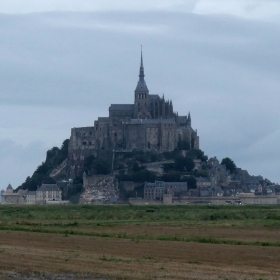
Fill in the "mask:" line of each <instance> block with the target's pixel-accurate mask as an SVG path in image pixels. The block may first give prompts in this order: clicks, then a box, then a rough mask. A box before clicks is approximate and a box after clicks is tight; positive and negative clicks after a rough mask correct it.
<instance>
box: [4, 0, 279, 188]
mask: <svg viewBox="0 0 280 280" xmlns="http://www.w3.org/2000/svg"><path fill="white" fill-rule="evenodd" d="M90 2H92V1H90ZM179 2H180V1H178V5H179V4H180V3H179ZM214 2H215V1H212V3H214ZM237 2H238V1H237ZM271 2H272V1H271ZM3 3H4V2H2V1H1V4H0V8H1V5H2V4H3ZM73 3H74V2H73ZM166 3H167V2H166ZM182 3H183V2H182ZM199 3H200V4H201V3H203V1H199V2H198V3H196V9H198V8H199V10H197V11H196V12H197V13H198V12H199V13H200V14H192V13H181V12H176V11H175V9H173V10H172V11H162V10H161V11H159V10H157V11H149V12H147V11H145V12H141V13H139V12H132V11H129V12H128V11H123V12H114V11H113V12H108V11H102V12H100V11H98V12H87V13H77V12H71V13H70V12H59V13H58V12H54V13H40V14H26V15H4V14H2V15H0V36H1V43H0V62H1V63H0V77H1V83H0V104H1V105H0V110H1V117H2V118H1V119H0V141H1V147H0V167H1V170H2V172H1V181H0V183H1V185H2V188H3V187H5V186H6V185H7V184H8V183H9V181H11V183H12V184H13V186H15V187H16V186H17V185H18V184H20V183H21V182H22V181H23V180H24V179H25V178H26V177H27V176H28V175H30V173H31V172H32V171H34V168H35V167H36V166H38V165H39V164H40V163H41V162H42V161H43V160H44V157H45V152H46V148H51V147H52V146H53V145H56V146H60V145H61V143H62V141H63V140H64V139H65V138H67V137H69V135H70V129H71V127H75V126H76V127H78V126H89V125H92V124H93V122H94V120H95V119H96V118H97V117H98V116H107V115H108V107H109V105H110V103H132V102H133V91H134V89H135V86H136V83H137V79H138V77H137V75H138V67H139V59H140V57H139V56H140V55H139V53H140V44H142V45H143V46H144V49H143V51H144V65H145V74H146V82H147V84H148V87H149V90H150V93H152V94H163V93H164V94H165V97H166V98H168V99H172V100H173V104H174V108H175V110H178V111H179V114H187V113H188V112H189V111H191V114H192V120H193V127H194V128H197V129H198V134H199V135H200V139H201V148H202V149H203V150H205V152H206V154H208V155H209V156H213V155H216V156H218V157H219V158H220V159H222V158H223V157H226V156H229V157H231V158H232V159H233V160H234V161H235V162H236V164H237V165H238V166H240V167H243V168H246V169H248V170H249V172H250V173H252V174H256V175H258V174H262V175H264V176H265V177H269V178H270V179H272V180H274V181H280V180H279V179H280V178H279V169H278V166H279V163H280V152H279V149H277V145H278V143H277V140H278V138H279V136H280V125H279V124H280V122H279V121H280V112H279V108H278V107H279V106H278V104H279V88H280V81H279V78H278V77H279V66H280V65H279V61H280V53H279V48H278V46H279V42H278V41H279V39H278V38H280V28H279V25H278V24H277V23H275V22H264V21H257V20H247V19H245V18H238V17H231V16H225V15H221V14H220V15H216V14H211V13H210V8H208V14H204V12H203V9H202V8H201V6H199V5H200V4H199ZM260 3H261V2H260ZM272 3H273V2H272ZM183 4H184V3H183ZM193 4H195V3H193ZM2 7H3V6H2ZM192 9H193V8H192ZM11 143H12V144H11ZM34 143H37V144H34ZM38 143H39V144H38ZM33 145H35V149H34V153H33V154H32V152H31V150H30V149H31V148H30V147H32V146H33ZM26 150H27V151H28V152H24V151H26ZM14 151H18V152H17V153H14ZM17 155H18V156H17ZM29 159H30V160H29ZM24 162H26V164H25V163H24ZM27 162H30V164H29V163H27ZM20 166H28V169H25V168H24V167H23V168H22V169H21V171H20V172H17V175H14V176H12V178H10V177H11V175H10V170H13V168H14V167H16V169H17V170H19V167H20ZM29 170H30V171H29ZM23 173H24V174H23ZM26 173H27V174H26ZM11 179H12V180H13V181H12V180H11Z"/></svg>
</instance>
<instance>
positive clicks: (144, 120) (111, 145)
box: [68, 52, 199, 177]
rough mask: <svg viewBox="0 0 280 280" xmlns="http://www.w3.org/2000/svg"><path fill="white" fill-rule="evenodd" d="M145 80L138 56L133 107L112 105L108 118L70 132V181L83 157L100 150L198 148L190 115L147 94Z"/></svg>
mask: <svg viewBox="0 0 280 280" xmlns="http://www.w3.org/2000/svg"><path fill="white" fill-rule="evenodd" d="M144 76H145V75H144V66H143V58H142V52H141V62H140V73H139V81H138V83H137V86H136V89H135V91H134V103H133V104H111V106H110V107H109V116H108V117H99V118H98V119H97V120H96V121H95V122H94V126H90V127H79V128H72V130H71V137H70V143H69V153H68V171H69V175H70V177H74V176H76V175H77V173H79V172H80V171H81V169H82V168H81V167H82V162H83V160H84V159H85V158H86V157H88V156H90V155H95V156H97V155H98V154H99V152H100V151H102V150H107V151H112V150H115V151H131V150H133V149H136V150H144V151H147V150H152V151H156V152H164V151H173V150H174V149H175V148H176V147H177V145H178V141H187V142H188V143H189V145H190V147H191V148H196V149H198V148H199V137H198V135H197V131H195V130H194V129H193V128H192V127H191V116H190V113H189V114H188V115H187V116H179V115H178V113H176V112H175V111H174V110H173V104H172V101H171V100H170V101H169V100H166V99H165V97H164V95H163V96H162V97H160V96H159V95H157V94H150V92H149V89H148V87H147V84H146V82H145V79H144Z"/></svg>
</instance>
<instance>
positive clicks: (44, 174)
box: [18, 139, 69, 191]
mask: <svg viewBox="0 0 280 280" xmlns="http://www.w3.org/2000/svg"><path fill="white" fill-rule="evenodd" d="M68 144H69V139H66V140H64V141H63V143H62V145H61V148H58V147H53V148H52V149H50V150H48V151H47V155H46V160H45V161H44V162H42V164H40V165H39V166H38V167H37V169H36V170H35V171H34V173H33V174H32V176H31V177H30V176H28V177H27V178H26V180H25V182H24V183H23V184H21V185H20V186H19V187H18V189H23V190H25V189H28V190H29V191H36V190H37V186H40V185H41V184H42V183H45V184H53V183H55V180H54V179H53V178H51V177H50V176H49V175H50V173H51V172H52V171H53V170H54V169H55V168H56V167H58V166H59V165H60V164H61V163H62V162H63V161H64V160H65V159H67V156H68Z"/></svg>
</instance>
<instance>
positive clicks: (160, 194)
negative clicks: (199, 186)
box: [144, 181, 188, 200]
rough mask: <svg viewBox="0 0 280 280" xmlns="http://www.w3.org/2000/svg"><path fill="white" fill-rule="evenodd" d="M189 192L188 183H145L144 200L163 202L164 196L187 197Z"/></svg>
mask: <svg viewBox="0 0 280 280" xmlns="http://www.w3.org/2000/svg"><path fill="white" fill-rule="evenodd" d="M187 191H188V184H187V182H163V181H155V183H148V182H145V185H144V199H153V200H163V198H164V195H165V194H166V195H169V197H170V195H171V196H172V197H179V196H181V195H185V194H186V193H187Z"/></svg>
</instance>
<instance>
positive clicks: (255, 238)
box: [0, 205, 280, 279]
mask: <svg viewBox="0 0 280 280" xmlns="http://www.w3.org/2000/svg"><path fill="white" fill-rule="evenodd" d="M279 226H280V207H279V206H241V205H238V206H237V205H234V206H231V205H229V206H212V205H211V206H190V205H172V206H164V205H163V206H148V205H147V206H131V205H115V206H94V205H62V206H43V205H42V206H35V205H34V206H6V205H2V206H1V207H0V234H1V236H0V240H1V241H0V262H1V257H2V258H3V260H4V258H5V254H6V253H7V254H9V257H11V256H12V255H13V250H15V249H13V248H18V247H17V246H19V247H20V248H21V247H22V246H23V245H21V243H20V240H16V241H15V240H14V238H15V236H20V238H21V239H22V240H24V241H22V242H24V243H26V244H29V243H32V242H33V241H36V242H38V244H37V245H36V246H37V247H36V248H38V247H39V248H41V249H40V250H42V252H44V253H42V255H40V254H39V255H37V254H38V253H36V252H37V251H36V250H35V249H34V250H35V251H34V252H33V251H32V250H31V251H30V254H31V252H32V254H31V255H30V256H29V257H28V258H31V259H32V256H33V257H34V258H35V256H36V258H37V259H40V265H38V266H39V267H37V268H36V271H41V272H45V273H46V272H52V273H53V272H61V271H63V272H64V273H67V272H70V271H71V272H75V273H78V272H80V270H79V269H80V266H79V269H78V268H77V267H76V266H75V265H74V264H77V263H79V258H82V256H83V260H84V263H86V262H85V259H87V258H86V257H85V255H86V252H87V254H89V252H88V248H87V247H86V245H85V244H84V245H83V242H89V243H91V244H92V248H95V249H92V251H90V254H92V255H90V256H91V257H89V259H87V262H88V261H89V260H91V261H92V262H93V265H92V266H91V269H89V268H88V266H86V268H84V269H86V271H88V272H89V273H98V274H100V275H107V276H109V277H110V279H115V278H116V279H149V278H156V279H161V278H162V274H159V275H161V276H159V275H157V273H155V274H153V270H152V267H153V266H152V264H153V263H155V264H160V265H161V266H162V267H168V266H169V265H171V264H170V263H169V261H168V259H171V260H172V262H174V263H173V266H174V265H175V266H178V265H179V266H180V269H181V270H182V273H181V274H180V275H178V277H177V276H176V275H175V274H176V273H175V270H173V268H171V267H170V270H169V274H165V275H166V277H164V278H166V279H169V278H170V279H200V278H199V277H198V278H191V277H189V276H188V277H189V278H186V277H187V276H186V274H184V273H185V272H184V271H185V270H190V267H189V266H191V267H192V269H195V271H196V273H198V271H200V277H202V274H203V270H204V269H205V268H204V267H203V265H206V266H207V267H212V268H213V275H214V276H213V277H214V278H213V279H217V278H215V276H217V275H218V274H217V273H219V270H216V268H215V269H214V267H215V265H214V264H212V263H211V262H212V261H214V259H219V258H220V265H221V266H224V267H226V268H228V267H231V266H232V265H237V264H239V265H240V262H241V260H243V262H242V265H245V267H247V269H248V268H250V271H251V272H250V273H247V272H246V273H245V274H246V277H245V276H244V278H239V277H240V274H238V275H239V276H237V275H235V274H234V273H233V272H227V274H223V273H221V275H220V276H221V279H279V278H280V271H279V270H278V261H279V258H280V237H279V236H280V227H279ZM32 240H33V241H32ZM43 240H44V241H43ZM71 240H72V241H71ZM74 240H75V242H74ZM15 242H16V244H15ZM68 242H69V244H68ZM71 242H74V243H75V244H76V242H78V243H79V242H81V245H80V246H78V249H77V248H76V249H75V248H74V247H73V248H72V249H73V250H72V251H73V252H76V251H77V252H78V251H79V253H77V254H76V255H75V256H76V258H74V257H71V260H72V262H73V264H72V266H71V267H70V266H69V267H67V268H66V267H65V265H66V264H65V263H64V262H63V261H62V259H63V256H64V255H65V254H66V253H65V250H66V251H67V250H69V249H70V248H71V246H72V245H71V244H73V243H71ZM92 242H93V243H92ZM7 243H11V244H13V247H9V246H8V247H7ZM56 243H58V244H60V243H61V244H64V246H65V247H62V248H60V250H61V251H59V252H57V258H58V259H59V258H60V257H61V258H62V259H61V263H60V264H59V266H57V267H60V266H61V267H60V268H58V271H53V270H50V269H49V268H46V267H45V261H44V260H45V258H46V254H47V255H48V254H49V253H50V251H49V249H48V251H44V250H47V249H44V248H45V246H46V248H52V246H54V245H53V244H56ZM97 244H99V245H97ZM101 244H102V245H101ZM56 246H57V245H56ZM83 246H85V248H86V249H81V248H83ZM96 246H97V247H96ZM123 246H125V248H126V250H124V247H123ZM69 247H70V248H69ZM183 247H185V248H186V251H183V252H181V251H180V250H181V249H180V248H183ZM189 247H191V248H196V249H195V252H197V253H196V255H195V256H190V255H188V254H191V253H192V254H193V252H191V251H189V249H187V248H189ZM96 248H98V249H96ZM152 248H153V249H152ZM176 248H177V249H176ZM9 250H10V251H9ZM26 250H30V248H29V247H28V248H26ZM53 250H54V251H55V252H56V247H53ZM162 250H163V251H162ZM209 250H210V252H209ZM1 252H2V253H1ZM15 252H16V251H15ZM205 252H208V253H205ZM241 252H242V253H241ZM15 254H16V253H15ZM223 254H224V256H223V257H222V255H223ZM246 254H249V255H248V256H247V255H246ZM72 255H73V254H72ZM72 255H71V256H72ZM211 255H213V256H211ZM214 255H215V256H214ZM257 255H258V257H257V258H256V256H257ZM26 257H27V256H26ZM26 257H23V260H25V258H26ZM185 259H188V260H187V262H183V266H182V260H185ZM56 260H57V259H56ZM155 260H156V261H155ZM252 260H254V261H253V262H252ZM15 262H16V259H15ZM263 262H269V265H270V266H271V271H269V272H271V273H272V272H273V273H274V274H275V273H276V274H275V275H276V276H275V278H273V277H274V274H273V273H272V276H273V277H272V276H270V278H269V277H268V275H266V274H265V273H264V271H262V272H258V271H259V269H260V264H261V263H263ZM119 263H122V266H123V265H124V264H125V266H126V267H127V268H126V269H125V270H123V269H122V268H121V267H122V266H121V267H120V266H119V265H117V264H119ZM67 264H70V263H67ZM198 264H199V265H200V266H199V269H198V268H195V266H197V265H198ZM272 264H273V265H274V264H275V266H273V267H272ZM30 265H31V264H30ZM107 266H109V267H110V273H109V274H108V272H106V273H105V272H104V271H103V270H100V269H101V268H102V267H103V268H104V269H105V267H107ZM143 266H144V267H146V270H143V271H142V268H141V267H143ZM156 266H157V265H156ZM173 266H172V267H173ZM3 267H4V268H5V266H2V270H3V271H2V273H6V272H5V271H7V269H8V268H6V269H4V268H3ZM75 267H76V268H75ZM74 268H75V269H74ZM135 269H136V270H137V271H138V274H133V275H132V274H129V271H130V270H131V271H132V270H135ZM73 270H74V271H73ZM32 271H33V270H32V269H31V268H30V267H29V270H28V272H27V273H31V272H32ZM102 271H103V272H102ZM145 271H146V272H147V271H149V273H150V274H149V275H150V276H147V275H146V274H145V273H146V272H145ZM0 272H1V270H0ZM15 272H19V273H22V271H21V270H20V269H18V268H17V269H16V270H15ZM165 272H166V271H165ZM239 273H240V272H239ZM256 273H260V275H261V277H259V278H257V277H258V276H256V275H258V274H256ZM182 275H185V276H184V277H183V276H182ZM223 275H227V276H223ZM264 276H265V277H264ZM242 277H243V276H242ZM278 277H279V278H278ZM201 279H203V278H201ZM205 279H208V278H205ZM209 279H212V278H209Z"/></svg>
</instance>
